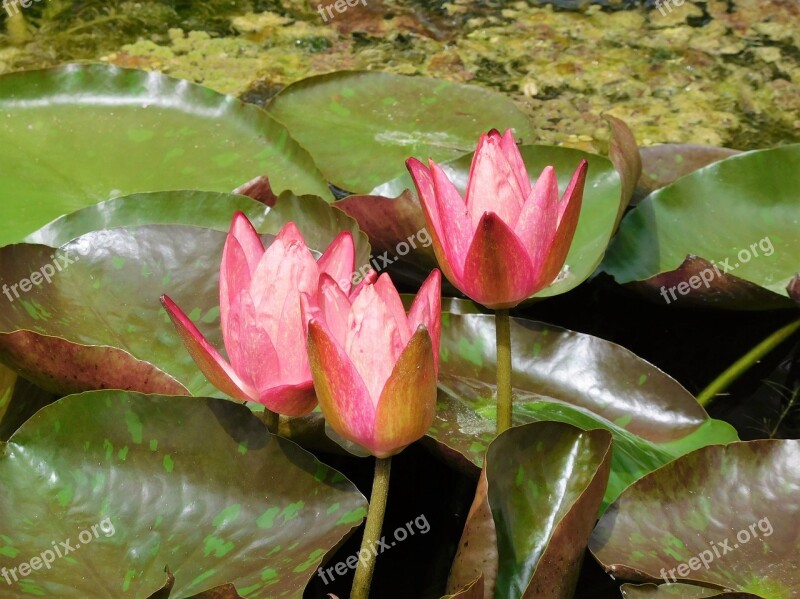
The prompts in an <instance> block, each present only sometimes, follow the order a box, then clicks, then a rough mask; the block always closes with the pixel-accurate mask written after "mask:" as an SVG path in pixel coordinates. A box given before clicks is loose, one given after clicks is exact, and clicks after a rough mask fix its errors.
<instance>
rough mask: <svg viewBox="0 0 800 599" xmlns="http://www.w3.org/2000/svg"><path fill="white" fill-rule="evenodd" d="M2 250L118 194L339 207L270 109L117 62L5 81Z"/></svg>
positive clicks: (0, 86) (1, 88)
mask: <svg viewBox="0 0 800 599" xmlns="http://www.w3.org/2000/svg"><path fill="white" fill-rule="evenodd" d="M0 114H2V115H3V118H2V120H0V163H2V164H3V169H2V172H0V223H2V224H0V245H5V244H7V243H13V242H16V241H19V240H20V239H22V238H23V237H25V235H27V234H29V233H30V232H31V231H34V230H36V229H37V228H39V227H41V226H42V225H44V224H45V223H47V222H48V221H50V220H52V219H54V218H56V217H58V216H60V215H62V214H68V213H70V212H73V211H75V210H77V209H79V208H82V207H84V206H87V205H90V204H94V203H97V202H100V201H103V200H107V199H109V198H111V197H116V196H122V195H128V194H131V193H135V192H143V191H160V190H172V189H203V190H206V191H218V192H227V191H230V190H232V189H234V188H235V187H237V186H238V185H241V184H242V183H244V182H246V181H249V180H251V179H253V178H255V177H257V176H260V175H268V176H269V178H270V182H271V184H272V187H273V189H274V190H275V191H276V193H280V192H282V191H285V190H291V191H293V192H295V193H297V194H314V195H318V196H320V197H323V198H327V199H332V196H331V194H330V191H329V189H328V188H327V184H326V182H325V181H324V179H323V178H322V176H321V174H320V173H319V171H318V170H317V169H316V167H315V166H314V163H313V160H312V159H311V157H310V156H309V154H308V153H307V152H306V151H305V150H304V149H303V148H302V147H301V146H299V145H298V144H297V143H296V142H295V141H294V140H293V139H292V138H291V136H290V135H289V133H288V131H287V130H286V129H285V128H284V127H283V126H282V125H280V124H279V123H277V122H276V121H275V120H274V119H272V118H271V117H270V116H269V115H268V114H267V113H265V112H264V111H263V110H261V109H259V108H257V107H255V106H252V105H249V104H245V103H244V102H241V101H239V100H236V99H235V98H232V97H230V96H224V95H222V94H218V93H216V92H213V91H211V90H209V89H207V88H204V87H201V86H199V85H196V84H194V83H190V82H188V81H181V80H178V79H172V78H170V77H167V76H165V75H161V74H159V73H152V72H144V71H135V70H128V69H120V68H117V67H112V66H107V65H67V66H63V67H58V68H53V69H45V70H41V71H27V72H20V73H12V74H8V75H3V76H2V77H0Z"/></svg>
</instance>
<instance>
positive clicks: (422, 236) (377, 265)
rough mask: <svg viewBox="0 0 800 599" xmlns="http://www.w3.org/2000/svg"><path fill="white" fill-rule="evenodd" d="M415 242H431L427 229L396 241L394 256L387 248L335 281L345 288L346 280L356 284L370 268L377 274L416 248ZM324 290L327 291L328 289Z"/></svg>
mask: <svg viewBox="0 0 800 599" xmlns="http://www.w3.org/2000/svg"><path fill="white" fill-rule="evenodd" d="M417 242H419V244H420V246H422V247H428V246H430V245H431V244H432V243H433V239H432V238H431V234H430V233H428V229H426V228H425V227H423V228H422V229H420V230H419V231H417V232H416V233H414V234H412V235H409V236H408V237H407V238H406V240H405V241H401V242H400V243H398V244H397V245H396V246H395V248H394V251H395V255H394V256H390V255H389V250H386V251H385V252H383V253H382V254H379V255H377V256H374V255H373V256H370V261H369V262H368V263H367V264H364V265H363V266H361V268H359V269H358V270H354V271H353V273H352V274H351V275H350V277H349V278H345V279H341V280H340V281H336V282H337V283H338V284H339V287H340V288H342V289H347V284H348V282H350V283H352V284H353V285H357V284H358V283H360V282H361V280H362V279H363V278H364V277H365V276H367V274H368V273H369V272H370V271H371V270H374V271H375V273H376V274H377V273H379V272H381V271H382V270H383V269H384V268H386V267H387V266H389V265H391V264H394V263H395V262H397V261H398V260H399V259H400V258H399V257H398V256H405V255H406V254H408V253H409V252H410V251H411V250H415V249H417ZM329 289H330V288H329ZM325 292H326V293H329V291H328V290H326V291H325Z"/></svg>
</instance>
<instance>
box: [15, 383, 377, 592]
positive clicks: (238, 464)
mask: <svg viewBox="0 0 800 599" xmlns="http://www.w3.org/2000/svg"><path fill="white" fill-rule="evenodd" d="M0 484H2V487H3V493H2V496H0V522H2V523H3V524H2V532H1V533H0V567H4V568H7V569H8V572H9V576H10V577H11V578H12V580H11V582H12V584H11V585H10V587H6V589H5V590H4V591H3V596H4V597H15V598H16V597H20V598H21V597H29V596H31V595H36V596H44V597H58V598H60V599H69V598H70V597H75V598H76V599H77V598H80V599H85V598H86V597H98V596H109V597H148V596H150V595H151V594H152V593H154V592H155V591H157V590H158V589H161V588H163V587H164V576H165V574H164V571H165V568H167V567H168V568H169V571H170V572H171V573H172V574H173V575H174V577H175V582H174V588H173V589H172V592H171V593H170V595H169V596H170V597H171V598H173V599H181V598H187V597H190V596H192V595H196V594H197V593H202V592H204V591H208V590H209V589H213V588H214V587H219V586H220V585H229V584H235V585H236V588H237V589H238V590H239V593H241V594H242V595H243V596H244V597H247V598H248V599H256V598H262V597H263V598H267V597H270V598H277V597H281V598H287V599H289V598H295V599H300V598H301V597H302V596H303V589H304V588H305V586H306V584H307V583H308V581H309V580H310V578H311V577H312V576H313V575H314V574H315V570H316V569H317V567H318V566H319V564H320V563H321V561H322V558H323V556H324V555H325V554H326V553H327V552H328V551H330V550H331V549H332V548H333V547H335V546H336V545H337V544H338V543H339V542H340V541H341V540H342V538H343V537H345V536H347V535H348V534H350V532H351V531H352V530H353V527H354V526H357V525H358V524H359V522H360V521H361V519H362V517H363V515H364V513H365V511H366V510H365V508H366V501H365V499H364V497H363V496H362V495H361V494H360V493H359V492H358V491H357V490H356V488H355V487H354V486H353V485H352V484H351V483H350V482H349V481H348V480H347V479H346V478H344V476H342V475H341V474H340V473H339V472H337V471H335V470H333V469H332V468H329V467H327V466H325V465H324V464H322V463H321V462H319V461H317V460H316V459H315V458H314V457H313V456H312V455H311V454H309V453H307V452H306V451H304V450H303V449H301V448H300V447H298V446H297V445H295V444H294V443H292V442H290V441H286V440H285V439H282V438H280V437H276V436H273V435H271V434H269V433H268V432H267V430H266V428H265V427H264V426H263V424H262V423H261V422H260V421H259V420H258V419H257V418H256V417H255V416H253V415H252V414H251V413H250V411H249V410H248V409H247V408H245V407H244V406H241V405H237V404H235V403H233V402H230V401H226V400H220V399H206V398H190V397H167V396H157V395H140V394H135V393H128V392H123V391H97V392H89V393H85V394H82V395H75V396H69V397H66V398H63V399H61V400H59V401H57V402H56V403H54V404H52V405H51V406H48V407H46V408H44V409H43V410H41V411H40V412H38V413H37V414H36V415H34V416H33V417H32V418H31V419H30V420H29V421H28V422H27V423H25V424H24V425H23V426H22V428H20V430H18V431H17V432H16V433H14V435H13V436H12V438H11V439H10V440H9V442H8V444H6V445H4V446H3V455H2V457H0ZM31 497H35V498H36V501H31V500H30V499H31ZM62 541H66V542H67V544H68V545H69V546H70V547H71V548H72V551H69V555H64V556H63V557H61V558H59V557H58V556H57V555H55V554H53V553H52V550H53V549H54V548H59V550H61V549H63V551H65V552H66V551H68V550H67V548H66V546H64V545H63V544H62V543H61V542H62ZM57 543H58V545H57ZM47 551H50V552H51V553H50V554H48V555H47V557H48V558H50V556H51V555H52V558H53V559H52V560H51V563H50V565H49V566H48V567H47V568H44V567H41V563H40V564H39V566H40V567H39V568H38V569H35V570H33V571H30V572H22V571H21V570H20V565H21V564H22V563H26V562H27V563H30V564H31V565H33V563H34V562H33V560H34V559H35V558H36V557H37V556H42V557H43V558H44V555H45V553H44V552H47ZM12 568H16V569H17V570H16V571H15V572H14V574H13V575H12V574H10V572H11V569H12ZM4 572H5V570H4ZM20 572H21V574H19V573H20ZM14 577H20V580H19V581H16V580H13V578H14ZM5 586H6V585H5V583H4V587H5ZM224 589H225V587H223V588H222V589H217V590H218V591H219V590H224ZM228 590H230V587H228ZM226 592H228V591H226ZM200 596H201V597H212V596H215V595H213V594H212V595H208V594H201V595H200ZM217 596H235V595H230V594H228V595H217Z"/></svg>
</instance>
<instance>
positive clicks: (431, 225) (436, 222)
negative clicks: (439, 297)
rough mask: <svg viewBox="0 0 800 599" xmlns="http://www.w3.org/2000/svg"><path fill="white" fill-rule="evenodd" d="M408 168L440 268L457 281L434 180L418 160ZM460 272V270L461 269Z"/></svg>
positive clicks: (409, 161)
mask: <svg viewBox="0 0 800 599" xmlns="http://www.w3.org/2000/svg"><path fill="white" fill-rule="evenodd" d="M406 167H407V168H408V171H409V172H410V173H411V178H412V179H413V180H414V186H415V187H416V188H417V196H418V197H419V200H420V204H421V205H422V212H423V213H424V215H425V221H426V223H427V228H428V233H429V234H430V236H431V242H432V244H433V251H434V253H435V254H436V259H437V260H438V262H439V267H440V268H441V269H442V272H444V276H446V277H447V278H448V279H449V280H450V281H453V280H455V279H456V277H455V274H454V266H453V267H451V265H450V264H449V262H448V258H447V254H446V252H445V250H444V233H443V231H442V225H441V220H440V218H439V203H438V201H437V200H436V190H435V189H434V187H433V178H432V177H431V173H430V171H429V170H428V168H427V167H426V166H425V165H423V164H422V163H421V162H420V161H419V160H417V159H416V158H409V159H408V160H406ZM459 272H460V269H459Z"/></svg>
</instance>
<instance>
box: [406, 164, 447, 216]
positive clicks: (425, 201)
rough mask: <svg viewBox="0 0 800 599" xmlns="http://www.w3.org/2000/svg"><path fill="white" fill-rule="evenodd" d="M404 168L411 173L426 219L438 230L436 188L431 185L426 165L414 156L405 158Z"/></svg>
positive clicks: (431, 179)
mask: <svg viewBox="0 0 800 599" xmlns="http://www.w3.org/2000/svg"><path fill="white" fill-rule="evenodd" d="M406 168H407V169H408V172H409V173H411V178H412V179H413V181H414V186H415V187H416V188H417V197H418V198H419V203H420V204H421V205H422V209H423V210H424V211H425V216H426V220H427V221H428V223H430V224H432V225H433V228H434V229H436V231H440V230H441V227H440V225H439V220H440V219H439V205H438V204H437V203H436V190H435V189H434V187H433V178H432V177H431V173H430V171H429V170H428V167H426V166H425V165H424V164H422V163H421V162H420V161H419V160H417V159H416V158H409V159H408V160H406Z"/></svg>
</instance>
